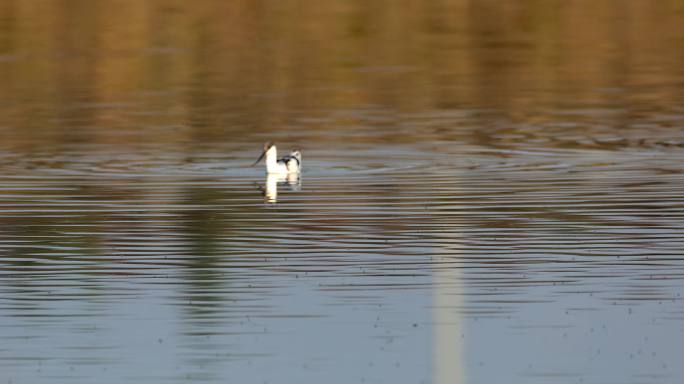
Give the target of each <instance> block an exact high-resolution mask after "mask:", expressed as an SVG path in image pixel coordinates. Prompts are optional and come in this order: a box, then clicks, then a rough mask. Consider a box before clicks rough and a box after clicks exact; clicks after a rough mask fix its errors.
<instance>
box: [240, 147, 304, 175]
mask: <svg viewBox="0 0 684 384" xmlns="http://www.w3.org/2000/svg"><path fill="white" fill-rule="evenodd" d="M264 157H266V172H267V173H272V174H281V175H285V174H291V173H300V172H301V171H302V152H301V151H300V150H298V149H294V150H292V152H290V154H289V155H286V156H284V157H282V158H281V159H278V152H277V149H276V146H275V144H273V143H271V142H268V143H266V144H264V151H263V152H262V153H261V156H259V158H258V159H257V161H255V162H254V164H252V166H254V165H256V164H257V163H258V162H259V161H261V159H263V158H264Z"/></svg>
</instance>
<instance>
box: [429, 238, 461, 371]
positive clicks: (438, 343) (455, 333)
mask: <svg viewBox="0 0 684 384" xmlns="http://www.w3.org/2000/svg"><path fill="white" fill-rule="evenodd" d="M445 234H448V235H449V237H450V239H449V240H450V241H449V242H451V243H453V241H454V237H456V236H458V233H457V232H455V231H446V232H445ZM449 242H445V243H449ZM442 252H443V253H442ZM442 252H440V253H439V254H438V255H437V256H436V257H438V258H446V259H448V260H451V259H452V258H453V257H454V256H456V254H454V253H453V251H447V250H446V249H445V250H442ZM462 271H463V270H462V269H461V268H458V267H456V266H454V265H453V264H452V263H444V264H442V265H439V263H438V268H437V269H436V271H435V273H434V274H433V290H432V292H433V293H432V301H433V313H432V318H433V327H432V345H433V347H432V364H433V369H432V374H433V380H432V382H433V383H434V384H460V383H465V382H466V372H465V365H464V357H465V356H463V349H464V341H465V339H464V338H463V337H462V335H464V331H463V325H462V321H461V318H460V316H459V313H458V309H459V308H461V307H462V301H463V289H462V282H463V279H462V276H461V274H462Z"/></svg>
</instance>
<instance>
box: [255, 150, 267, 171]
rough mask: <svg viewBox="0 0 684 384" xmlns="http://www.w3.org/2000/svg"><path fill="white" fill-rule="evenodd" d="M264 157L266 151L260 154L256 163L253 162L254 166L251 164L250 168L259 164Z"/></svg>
mask: <svg viewBox="0 0 684 384" xmlns="http://www.w3.org/2000/svg"><path fill="white" fill-rule="evenodd" d="M264 156H266V151H263V152H261V156H259V158H258V159H257V161H255V162H254V164H252V167H253V166H255V165H257V163H259V162H260V161H261V159H263V158H264Z"/></svg>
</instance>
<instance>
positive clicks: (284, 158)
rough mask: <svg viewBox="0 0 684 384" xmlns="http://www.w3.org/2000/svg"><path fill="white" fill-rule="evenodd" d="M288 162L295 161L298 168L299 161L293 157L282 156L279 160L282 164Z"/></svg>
mask: <svg viewBox="0 0 684 384" xmlns="http://www.w3.org/2000/svg"><path fill="white" fill-rule="evenodd" d="M290 160H295V161H297V166H298V167H299V159H298V158H296V157H294V156H290V155H286V156H283V158H282V159H280V161H282V162H283V163H285V164H287V163H289V162H290Z"/></svg>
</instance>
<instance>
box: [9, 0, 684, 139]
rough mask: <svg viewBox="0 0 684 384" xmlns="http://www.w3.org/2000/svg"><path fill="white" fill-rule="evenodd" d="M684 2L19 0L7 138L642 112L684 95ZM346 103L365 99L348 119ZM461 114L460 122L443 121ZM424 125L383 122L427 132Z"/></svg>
mask: <svg viewBox="0 0 684 384" xmlns="http://www.w3.org/2000/svg"><path fill="white" fill-rule="evenodd" d="M682 8H683V6H682V3H681V2H678V1H659V2H648V1H631V2H623V1H604V2H598V3H597V2H592V1H579V2H572V3H568V2H563V1H548V2H540V1H521V2H506V3H505V4H501V3H500V2H492V1H463V0H458V1H425V2H414V1H399V2H393V3H392V4H391V5H390V4H386V5H381V4H368V3H367V2H359V1H355V2H347V1H326V2H316V1H304V2H295V1H284V2H254V1H229V2H226V1H203V0H199V1H193V2H186V1H145V2H139V1H133V0H121V1H99V2H89V1H68V2H60V1H54V2H47V3H42V2H33V1H22V0H6V1H3V4H2V6H0V20H2V22H1V23H0V28H1V29H2V33H1V35H2V38H0V68H1V70H0V76H2V81H3V87H2V89H0V102H2V104H3V108H2V110H0V121H2V125H1V126H0V129H1V130H2V132H4V134H5V136H6V140H3V145H5V146H14V145H19V144H23V145H29V146H30V145H31V143H36V142H40V143H43V144H46V143H110V144H116V145H121V146H125V145H128V144H133V143H136V142H140V141H146V142H155V143H160V142H161V143H164V142H182V143H193V142H194V143H203V142H206V141H207V140H213V139H219V140H224V141H231V140H235V139H236V135H240V137H241V138H243V139H244V140H252V139H253V136H254V135H259V137H269V136H272V135H273V133H274V132H276V131H277V130H281V129H284V128H287V129H292V130H293V131H296V133H293V134H295V135H297V136H298V137H300V138H301V139H302V140H306V142H307V143H312V142H317V141H327V140H329V139H330V138H331V137H336V138H339V137H344V134H343V132H342V131H343V129H344V128H347V127H349V126H353V125H354V123H355V121H356V118H357V116H356V115H355V113H354V111H355V110H356V111H358V110H359V109H367V108H376V109H380V110H385V111H390V112H391V111H395V112H397V113H398V112H422V113H431V112H433V111H441V110H470V109H482V108H494V109H495V110H496V111H498V114H500V115H503V116H506V117H507V118H509V119H511V120H512V121H513V122H514V123H516V124H518V125H520V126H521V128H519V129H520V130H522V131H523V132H525V128H524V126H525V125H529V124H532V125H534V124H535V123H539V122H544V121H546V120H549V119H550V120H553V121H557V120H558V119H557V117H554V116H550V115H549V112H548V111H547V110H546V108H557V107H563V106H573V107H577V106H578V105H579V106H586V108H596V107H600V106H606V105H608V106H610V107H611V108H613V107H614V108H617V109H620V110H623V111H624V113H623V115H622V116H617V117H616V119H615V120H614V121H613V124H615V125H616V126H618V125H620V124H623V123H627V122H628V121H629V118H630V116H632V115H634V114H636V115H638V114H640V113H643V112H644V111H650V110H668V108H670V106H672V105H673V104H675V105H679V102H678V101H679V100H680V99H681V96H682V83H683V79H684V70H683V69H682V68H684V58H683V57H682V55H681V54H680V53H679V50H678V49H673V47H680V46H682V45H684V29H683V28H682V27H681V25H682V24H683V21H684V11H683V10H682ZM335 111H349V112H348V114H346V116H345V115H342V116H338V117H333V118H331V115H333V113H334V112H335ZM387 123H390V124H391V123H392V121H389V122H383V121H376V122H375V125H380V126H382V125H383V124H387ZM141 128H144V129H141ZM458 129H459V127H448V128H442V130H443V132H442V134H441V135H440V137H441V138H442V139H449V138H450V137H451V136H450V135H453V133H454V131H455V130H458ZM468 129H470V130H476V129H477V128H474V127H468ZM415 134H416V132H409V133H408V134H407V133H403V134H401V135H392V133H391V131H389V132H386V133H385V134H383V139H394V140H403V141H407V142H412V141H414V140H415V139H416V137H414V136H413V135H415ZM472 135H473V137H474V138H475V139H476V138H477V137H478V133H477V132H473V133H472ZM346 139H349V138H348V137H346ZM376 139H377V138H375V137H374V138H372V140H376ZM354 140H361V141H366V142H367V141H368V140H371V139H369V138H364V137H355V138H354Z"/></svg>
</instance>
